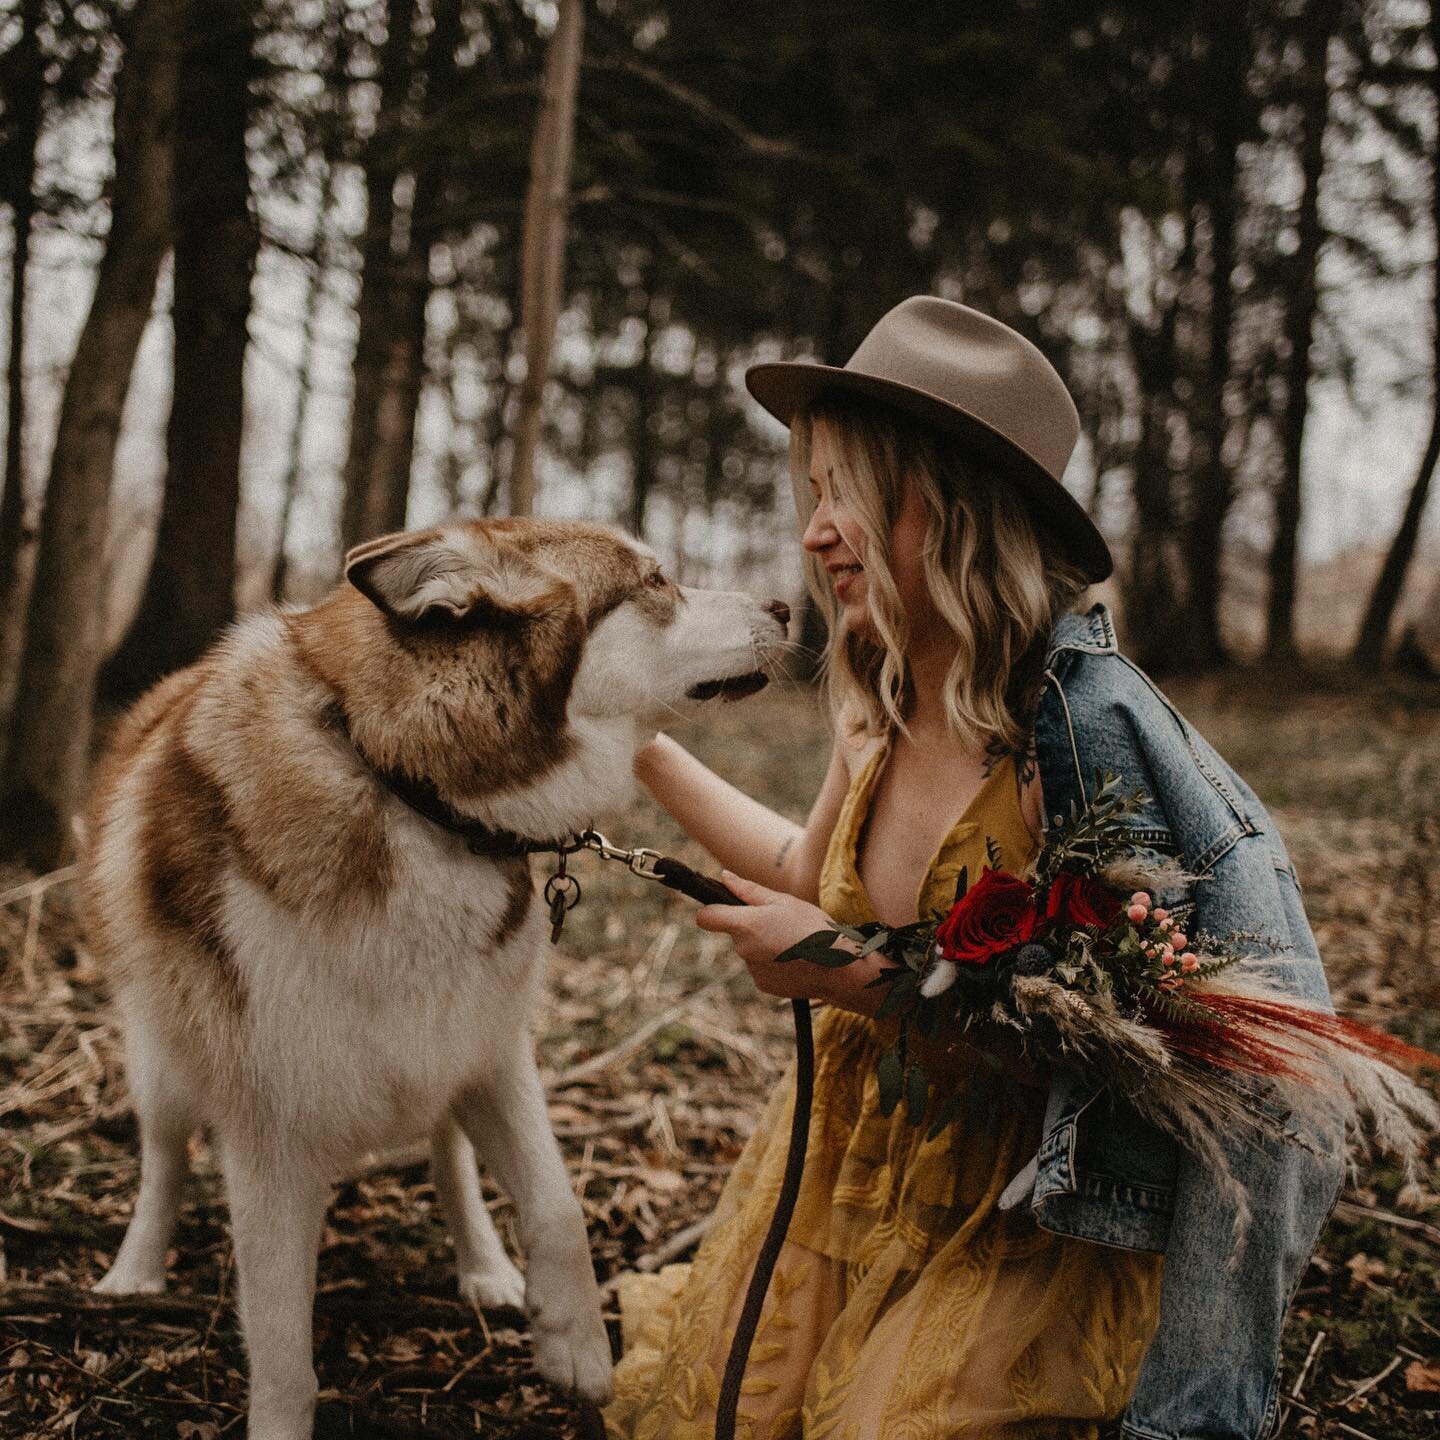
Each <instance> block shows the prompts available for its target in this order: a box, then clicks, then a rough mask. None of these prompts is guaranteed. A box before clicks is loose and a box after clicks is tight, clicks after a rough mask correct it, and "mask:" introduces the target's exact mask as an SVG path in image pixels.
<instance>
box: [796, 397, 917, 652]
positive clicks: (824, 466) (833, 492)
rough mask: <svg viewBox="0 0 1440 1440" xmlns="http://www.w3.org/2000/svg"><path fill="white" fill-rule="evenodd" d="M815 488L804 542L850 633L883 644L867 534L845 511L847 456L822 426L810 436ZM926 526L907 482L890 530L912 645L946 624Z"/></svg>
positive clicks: (894, 572) (897, 582) (896, 577)
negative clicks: (927, 552)
mask: <svg viewBox="0 0 1440 1440" xmlns="http://www.w3.org/2000/svg"><path fill="white" fill-rule="evenodd" d="M810 488H811V491H812V493H813V494H814V496H815V511H814V513H813V514H812V515H811V516H810V523H809V524H808V525H806V527H805V533H804V534H803V535H802V536H801V537H800V543H801V544H802V545H803V546H804V547H805V549H806V550H808V551H809V552H810V553H811V554H812V555H814V556H816V557H817V558H818V559H819V560H820V562H821V564H823V565H824V567H825V569H826V571H827V572H828V573H829V575H830V581H831V584H832V585H834V587H835V598H836V599H837V600H838V601H839V602H840V607H841V612H842V616H843V619H844V622H845V627H846V629H848V630H850V631H852V632H856V633H859V634H862V635H864V636H866V638H868V639H871V640H876V641H878V639H879V635H878V634H877V632H876V630H875V625H874V621H873V619H872V618H871V614H870V606H869V585H868V577H867V575H866V572H865V559H866V556H865V551H866V540H865V536H864V534H863V533H862V532H861V530H860V526H859V524H858V523H857V521H856V519H855V516H854V513H853V511H851V510H849V509H847V507H846V500H845V495H846V492H847V489H848V488H849V482H848V477H847V475H846V473H845V469H844V460H843V455H842V453H841V449H840V447H839V445H838V444H837V443H836V438H835V436H834V435H833V433H832V432H831V431H830V429H829V427H827V426H826V425H825V424H824V423H823V422H817V423H816V424H815V426H814V429H813V430H812V432H811V436H810ZM926 525H927V521H926V515H925V505H924V501H923V500H922V499H921V498H920V495H919V493H918V492H917V490H916V489H915V487H914V486H913V485H911V484H908V483H907V485H906V486H905V498H904V500H903V501H902V503H901V506H900V514H899V515H898V516H897V517H896V520H895V527H894V529H893V530H892V531H891V532H890V557H889V565H890V574H891V575H892V577H893V578H894V581H895V586H896V589H897V590H898V591H899V594H900V603H901V606H902V607H903V609H904V612H905V620H906V626H907V628H908V630H909V633H910V639H911V642H912V644H913V643H914V641H915V640H916V638H917V637H919V636H921V635H924V634H926V633H928V631H929V630H930V629H931V628H932V627H933V626H934V625H935V624H936V623H943V622H940V616H939V614H938V612H937V611H936V610H935V606H934V602H933V601H932V600H931V599H930V591H929V588H928V586H927V585H926V583H925V573H924V570H923V568H922V565H921V559H920V553H921V547H922V546H923V544H924V541H925V531H926Z"/></svg>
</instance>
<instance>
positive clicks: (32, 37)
mask: <svg viewBox="0 0 1440 1440" xmlns="http://www.w3.org/2000/svg"><path fill="white" fill-rule="evenodd" d="M40 11H41V6H40V0H23V4H22V5H21V8H20V38H19V39H18V40H17V41H16V42H15V44H16V50H17V52H18V53H17V56H16V58H15V61H14V64H15V69H16V74H17V79H16V81H15V83H14V85H13V86H12V87H11V93H10V95H9V97H8V98H7V101H6V108H7V109H8V110H10V111H11V113H12V114H13V115H14V126H15V128H14V132H13V139H12V141H11V145H12V146H13V153H14V165H13V182H12V183H13V184H14V187H15V188H14V190H13V191H12V193H11V195H10V197H9V199H10V222H11V223H10V228H11V231H12V233H13V235H14V245H13V247H12V250H11V257H10V346H9V351H8V360H7V367H8V373H7V376H6V404H5V474H4V480H3V483H4V487H5V488H4V490H3V492H0V717H4V716H5V715H6V714H8V713H9V709H10V698H11V696H12V695H13V693H14V682H15V669H16V666H17V665H18V664H19V662H20V642H21V639H22V637H23V636H24V633H25V622H24V613H25V611H24V605H23V603H22V600H23V590H24V569H25V567H24V565H23V563H22V560H23V552H24V549H25V304H26V297H27V292H28V284H27V282H28V280H29V272H30V230H31V226H32V225H33V223H34V220H35V208H36V207H35V152H36V149H37V148H38V145H39V141H40V116H41V106H42V104H43V102H44V93H45V92H44V77H43V72H42V65H43V59H42V57H41V54H40V40H39V28H40ZM0 725H3V718H0Z"/></svg>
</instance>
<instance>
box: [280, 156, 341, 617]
mask: <svg viewBox="0 0 1440 1440" xmlns="http://www.w3.org/2000/svg"><path fill="white" fill-rule="evenodd" d="M320 163H321V165H322V166H323V169H322V171H321V177H320V196H319V199H318V200H317V202H316V214H315V239H314V244H313V247H312V248H313V253H314V259H313V261H312V264H313V266H314V270H313V273H312V274H311V275H310V277H309V288H308V289H307V291H306V293H305V318H304V319H303V321H302V322H301V326H300V363H299V374H298V375H297V377H296V385H295V412H294V414H293V416H292V417H291V421H290V454H289V458H288V460H287V463H286V466H285V489H284V493H283V496H282V498H281V501H280V520H279V525H278V529H279V539H278V540H277V542H276V545H275V563H274V566H273V567H272V569H271V571H270V598H271V599H272V600H273V601H275V603H276V604H277V605H278V604H281V603H283V601H284V599H285V586H286V582H287V581H288V580H289V568H290V567H289V559H288V557H287V554H286V550H285V541H286V539H287V538H288V536H289V534H290V517H291V515H292V514H293V513H294V510H295V501H296V500H297V499H298V498H299V494H300V479H301V473H302V469H303V465H304V458H305V423H306V421H307V420H308V419H309V416H310V397H311V394H312V392H313V390H314V384H315V351H316V347H317V343H318V341H319V327H320V303H321V301H322V300H323V298H324V295H325V277H326V275H327V274H328V273H329V269H330V211H331V209H332V207H333V205H334V202H335V165H334V162H333V161H332V160H331V159H330V157H328V156H326V157H324V158H322V160H321V162H320Z"/></svg>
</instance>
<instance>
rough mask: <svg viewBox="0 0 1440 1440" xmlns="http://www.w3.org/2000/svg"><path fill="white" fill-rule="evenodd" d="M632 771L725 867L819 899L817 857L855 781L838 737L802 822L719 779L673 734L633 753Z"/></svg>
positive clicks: (803, 896) (822, 854)
mask: <svg viewBox="0 0 1440 1440" xmlns="http://www.w3.org/2000/svg"><path fill="white" fill-rule="evenodd" d="M635 774H636V775H637V776H638V777H639V779H640V782H641V784H643V785H644V786H645V788H646V789H647V790H649V791H650V793H651V794H652V795H653V796H654V797H655V798H656V800H658V801H659V802H660V804H661V805H663V806H664V807H665V809H666V810H668V811H669V812H670V814H671V815H672V816H673V817H674V819H675V821H676V823H677V824H678V825H679V826H680V828H681V829H682V830H684V831H685V833H686V834H687V835H689V836H690V837H691V838H692V839H693V840H696V841H698V842H699V843H700V844H701V845H703V846H704V847H705V849H706V850H708V851H709V852H710V854H711V855H713V856H714V857H715V859H716V860H718V861H719V862H720V864H721V865H723V866H724V867H725V868H726V869H727V870H732V871H734V873H735V874H737V875H742V876H744V877H745V878H746V879H747V880H754V881H757V882H758V883H760V884H762V885H767V886H769V887H770V888H772V889H775V890H783V891H785V892H786V893H787V894H789V895H795V896H798V897H799V898H800V899H802V900H808V901H810V902H811V903H812V904H813V903H814V901H815V900H816V899H818V897H819V893H820V865H821V862H822V861H823V860H824V858H825V848H826V846H827V845H828V844H829V843H830V832H831V831H832V830H833V829H834V828H835V820H836V818H837V817H838V815H839V814H840V806H841V805H842V803H843V802H844V799H845V791H846V789H847V788H848V787H849V783H850V774H849V767H848V765H847V764H846V759H845V753H844V751H843V750H842V748H841V742H840V741H838V740H837V741H836V743H835V748H834V750H833V752H832V753H831V756H830V768H829V770H828V771H827V772H826V774H825V780H824V782H823V783H822V785H821V786H820V793H819V794H818V795H817V796H816V798H815V804H814V805H813V806H812V807H811V809H810V818H809V819H808V820H806V822H805V824H804V825H803V826H802V825H797V824H795V822H794V821H793V820H787V819H785V817H784V816H783V815H777V814H776V813H775V812H774V811H773V810H771V809H770V808H769V807H768V806H766V805H762V804H761V803H760V802H759V801H758V800H753V799H751V798H750V796H748V795H746V794H744V793H743V792H742V791H740V790H737V789H736V788H735V787H734V786H733V785H732V784H730V782H729V781H728V780H722V779H721V778H720V776H718V775H717V774H716V773H715V772H714V771H713V770H711V769H710V768H709V767H708V766H706V765H704V764H703V763H702V762H701V761H699V760H697V759H696V758H695V757H694V756H693V755H692V754H691V753H690V752H689V751H688V750H686V749H685V748H684V746H682V745H679V744H677V743H676V742H675V741H674V740H672V739H671V738H670V737H669V736H668V735H657V736H656V737H655V739H654V740H652V741H651V742H650V743H649V744H648V745H646V746H645V747H644V748H643V749H642V750H641V751H640V752H639V753H638V754H637V755H636V757H635Z"/></svg>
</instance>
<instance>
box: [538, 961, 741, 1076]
mask: <svg viewBox="0 0 1440 1440" xmlns="http://www.w3.org/2000/svg"><path fill="white" fill-rule="evenodd" d="M743 968H744V967H743V966H741V965H732V966H730V967H729V968H728V969H726V970H722V971H721V972H720V974H718V975H717V976H715V978H714V979H713V980H709V981H707V982H706V983H705V984H704V985H702V986H701V987H700V988H699V989H698V990H692V991H691V992H690V994H688V995H685V996H683V997H682V998H681V999H679V1000H677V1001H676V1002H675V1003H674V1004H673V1005H670V1006H667V1007H666V1008H665V1009H664V1010H662V1011H661V1012H660V1013H659V1014H658V1015H654V1016H652V1017H651V1018H650V1019H649V1020H647V1021H646V1022H645V1023H644V1024H643V1025H642V1026H640V1028H639V1029H638V1030H633V1031H631V1033H630V1034H629V1035H627V1036H626V1037H625V1038H624V1039H623V1040H621V1041H620V1043H619V1044H618V1045H612V1046H611V1047H610V1048H609V1049H608V1050H602V1051H601V1052H600V1054H598V1055H592V1056H591V1057H590V1058H589V1059H588V1060H582V1061H581V1062H580V1063H579V1064H578V1065H572V1066H571V1067H570V1068H569V1069H568V1070H562V1071H561V1072H560V1074H558V1075H555V1076H553V1077H551V1078H550V1079H549V1080H548V1081H547V1082H546V1088H547V1089H550V1090H563V1089H565V1088H566V1086H569V1085H578V1084H580V1083H581V1082H582V1081H585V1080H590V1079H592V1078H593V1077H594V1076H596V1075H599V1074H601V1073H602V1072H604V1071H606V1070H608V1069H609V1068H610V1067H611V1066H612V1065H613V1064H615V1062H616V1061H617V1060H623V1059H624V1058H625V1057H626V1056H627V1055H631V1054H633V1053H634V1052H635V1051H636V1050H638V1049H639V1048H640V1047H641V1046H642V1045H643V1044H644V1043H645V1042H646V1041H647V1040H648V1039H650V1037H651V1036H652V1035H656V1034H658V1033H659V1032H660V1031H661V1030H663V1029H664V1028H665V1027H666V1026H667V1025H673V1024H674V1023H675V1021H676V1020H678V1019H679V1018H680V1017H681V1016H682V1015H684V1014H685V1012H686V1011H687V1010H689V1009H690V1007H691V1006H692V1005H694V1004H695V1003H696V1002H697V1001H699V1000H702V999H703V998H704V997H705V996H706V995H709V994H710V993H711V992H712V991H715V990H718V989H719V988H720V987H721V986H722V985H725V984H727V983H728V982H729V981H731V980H733V979H734V978H735V977H736V976H737V975H738V974H740V972H741V971H742V969H743Z"/></svg>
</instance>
